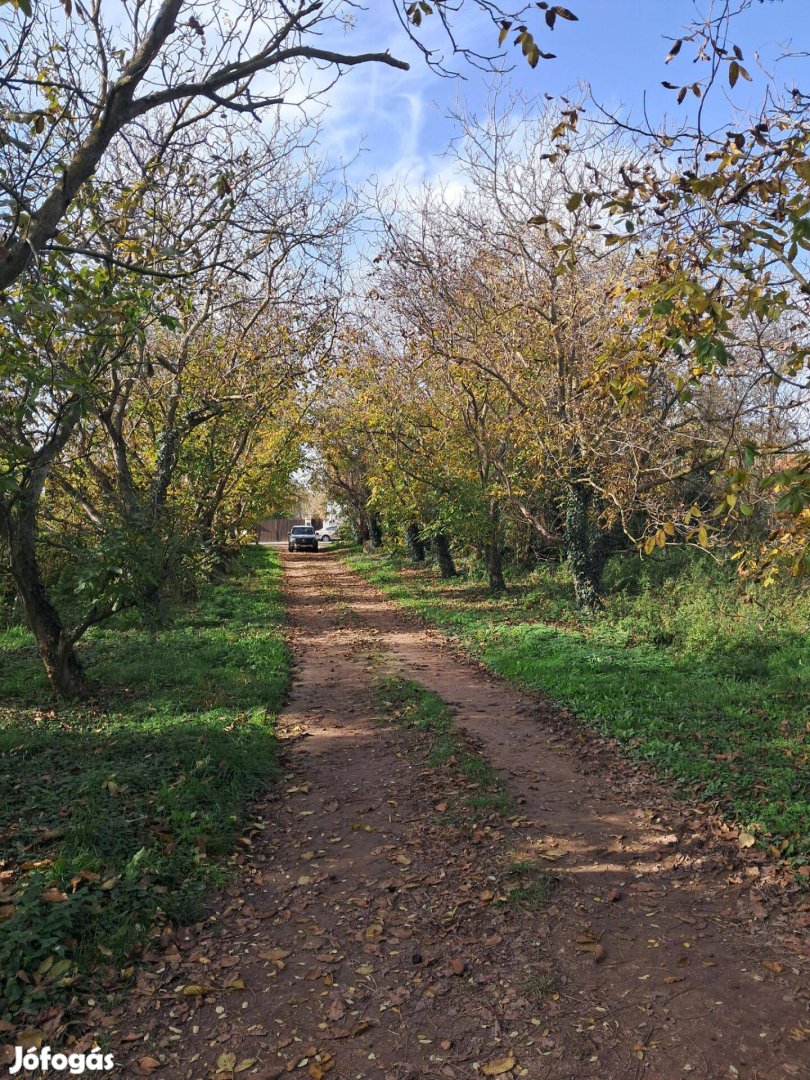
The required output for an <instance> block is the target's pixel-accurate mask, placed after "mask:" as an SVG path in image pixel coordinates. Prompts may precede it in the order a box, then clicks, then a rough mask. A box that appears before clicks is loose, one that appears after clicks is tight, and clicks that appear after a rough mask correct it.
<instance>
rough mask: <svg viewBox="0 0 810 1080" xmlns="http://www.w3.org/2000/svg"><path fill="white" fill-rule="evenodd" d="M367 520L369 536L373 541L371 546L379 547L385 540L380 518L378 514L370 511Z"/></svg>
mask: <svg viewBox="0 0 810 1080" xmlns="http://www.w3.org/2000/svg"><path fill="white" fill-rule="evenodd" d="M366 521H367V524H368V538H369V540H370V541H371V546H372V547H375V548H378V547H380V546H381V545H382V540H383V536H382V526H381V525H380V519H379V518H378V517H377V515H376V514H373V513H368V514H367V515H366Z"/></svg>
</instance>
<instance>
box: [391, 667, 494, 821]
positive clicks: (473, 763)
mask: <svg viewBox="0 0 810 1080" xmlns="http://www.w3.org/2000/svg"><path fill="white" fill-rule="evenodd" d="M379 699H380V710H381V713H382V716H383V718H384V719H386V720H389V721H393V722H396V723H398V724H402V725H403V726H405V727H409V728H413V729H415V730H416V731H419V732H422V733H424V734H425V735H427V736H428V738H429V743H428V753H427V762H428V764H429V765H431V766H433V767H434V768H438V767H440V766H452V767H453V768H454V769H455V770H456V772H457V773H458V774H460V775H461V776H462V777H464V779H465V780H467V781H468V782H469V783H470V784H471V785H474V787H475V788H476V790H474V791H473V793H472V794H470V795H468V796H466V797H465V799H464V806H465V808H466V809H467V810H468V811H471V812H472V814H471V816H472V818H473V819H476V818H480V817H484V816H487V815H489V814H493V813H494V814H499V815H501V816H507V815H508V814H510V813H513V812H514V806H513V803H512V799H511V797H510V796H509V793H508V792H507V791H505V790H504V787H503V783H502V781H501V778H500V777H499V775H498V773H497V770H495V769H493V767H492V766H491V765H490V764H489V762H487V761H485V760H484V758H482V757H481V756H480V755H478V754H474V753H472V752H471V751H470V749H469V747H468V746H467V744H466V742H465V740H464V738H463V737H462V735H461V734H460V733H459V731H458V729H457V728H456V725H455V723H454V721H453V716H452V713H451V712H450V710H449V708H448V707H447V705H446V704H445V702H444V701H442V699H441V698H440V697H439V696H438V695H437V694H434V693H433V692H432V691H431V690H427V689H425V687H423V686H420V685H419V683H416V682H413V681H411V680H410V679H402V678H386V679H382V680H380V683H379Z"/></svg>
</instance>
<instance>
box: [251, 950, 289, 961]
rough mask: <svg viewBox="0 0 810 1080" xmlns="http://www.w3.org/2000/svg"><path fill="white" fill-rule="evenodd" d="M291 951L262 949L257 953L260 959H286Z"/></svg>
mask: <svg viewBox="0 0 810 1080" xmlns="http://www.w3.org/2000/svg"><path fill="white" fill-rule="evenodd" d="M290 952H291V950H290V949H260V950H259V952H257V953H256V955H257V956H258V958H259V959H260V960H284V959H286V957H288V956H289V955H290Z"/></svg>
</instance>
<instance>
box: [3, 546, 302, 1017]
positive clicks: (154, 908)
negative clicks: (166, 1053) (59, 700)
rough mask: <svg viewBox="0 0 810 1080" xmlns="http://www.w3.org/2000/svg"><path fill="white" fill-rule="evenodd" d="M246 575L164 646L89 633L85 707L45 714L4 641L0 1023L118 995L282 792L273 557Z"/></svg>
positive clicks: (26, 645)
mask: <svg viewBox="0 0 810 1080" xmlns="http://www.w3.org/2000/svg"><path fill="white" fill-rule="evenodd" d="M246 561H247V566H246V567H245V568H244V570H243V572H242V573H240V574H239V575H238V576H235V577H232V578H230V579H228V580H227V581H225V582H222V583H218V584H211V585H210V586H208V587H207V588H206V589H205V590H204V592H203V593H202V595H201V597H200V599H199V601H198V602H197V603H195V604H194V605H193V606H191V607H185V608H179V609H177V610H176V611H174V612H173V619H172V621H171V623H170V625H169V628H168V629H165V630H163V631H160V632H157V633H155V632H153V631H150V630H148V629H145V628H143V627H142V626H140V625H139V624H138V622H137V620H136V619H135V618H134V617H132V616H130V617H128V618H127V619H122V620H121V623H120V624H119V625H118V626H116V627H112V626H111V627H107V628H106V629H104V630H98V631H96V632H95V633H94V634H93V635H92V636H91V637H90V638H89V640H88V641H87V643H86V644H85V645H84V646H83V658H84V660H85V662H86V663H87V664H88V667H89V668H90V670H91V673H92V675H93V677H94V679H96V680H97V684H98V687H99V690H98V699H97V700H96V701H94V702H92V703H88V704H83V705H77V706H66V705H56V704H54V703H53V702H52V700H51V698H50V695H49V693H48V689H47V686H46V684H45V681H44V677H43V675H42V672H41V670H40V666H39V663H38V661H37V658H36V653H35V650H34V647H33V644H32V642H31V639H30V637H29V635H28V633H27V632H25V631H22V630H20V629H19V628H12V629H10V630H8V631H4V632H3V633H2V634H0V644H1V645H2V648H3V652H2V657H1V658H0V806H2V822H3V826H2V828H3V832H2V834H0V835H2V850H3V858H4V860H5V861H4V862H3V863H2V865H0V870H2V876H0V917H2V918H3V920H4V921H3V922H2V931H0V1014H3V1015H5V1016H6V1017H7V1018H12V1019H13V1018H19V1017H20V1016H22V1015H24V1014H26V1013H31V1012H36V1011H37V1010H38V1009H40V1008H41V1007H42V1006H43V1005H45V1004H52V1003H53V1002H54V1001H58V1000H60V999H62V998H65V997H67V996H68V995H70V994H74V993H77V992H79V993H81V992H82V991H84V992H89V988H91V989H92V988H93V986H94V987H95V988H94V992H95V993H96V994H98V993H99V990H100V987H101V988H103V987H104V986H108V987H109V986H113V985H114V984H115V983H116V981H117V980H118V979H119V978H120V972H121V968H122V967H123V966H125V965H126V964H127V963H128V962H129V960H130V959H131V958H132V957H133V956H135V955H137V952H138V951H139V949H141V948H142V947H143V945H144V944H145V942H146V941H147V940H148V938H149V937H150V935H151V934H152V933H154V932H156V931H159V929H160V927H161V926H162V925H164V924H165V922H166V921H167V920H172V921H176V922H179V923H185V922H189V921H192V920H194V919H196V918H198V917H199V915H200V914H201V912H202V910H203V902H204V899H205V896H206V892H207V891H208V890H209V888H210V887H211V886H212V885H213V884H216V883H217V882H220V881H221V880H222V879H223V874H224V870H223V867H222V863H221V861H218V860H220V858H221V856H223V855H225V854H227V853H228V852H230V851H231V850H232V849H233V845H234V844H235V842H236V839H237V837H238V835H239V832H240V829H241V827H242V825H243V823H244V821H245V815H246V812H247V809H248V804H249V800H250V799H251V798H252V797H254V796H257V795H258V794H259V793H260V791H261V790H262V788H263V787H264V786H266V785H267V784H268V783H269V782H271V781H272V779H273V778H274V776H275V775H276V771H277V765H276V745H275V738H274V720H275V713H276V711H277V710H278V708H279V706H280V704H281V702H282V699H283V695H284V692H285V689H286V685H287V681H288V677H289V672H290V656H289V651H288V649H287V646H286V644H285V642H284V639H283V635H282V632H281V622H282V619H283V615H284V609H283V605H282V601H281V596H280V590H279V577H280V568H279V563H278V557H277V555H276V554H275V553H274V552H272V551H269V550H256V551H252V552H251V553H250V555H249V556H248V558H247V560H246ZM49 897H50V898H51V899H49ZM62 897H65V898H64V899H63V898H62ZM94 971H95V976H96V981H95V984H93V981H92V979H91V972H94Z"/></svg>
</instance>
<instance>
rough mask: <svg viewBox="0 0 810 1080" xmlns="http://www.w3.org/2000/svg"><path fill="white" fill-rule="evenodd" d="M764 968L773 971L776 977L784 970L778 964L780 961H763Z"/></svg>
mask: <svg viewBox="0 0 810 1080" xmlns="http://www.w3.org/2000/svg"><path fill="white" fill-rule="evenodd" d="M762 966H763V967H766V968H767V969H768V971H772V972H773V973H774V975H778V974H779V972H780V971H781V970H782V965H781V964H780V963H779V962H778V960H763V961H762Z"/></svg>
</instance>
